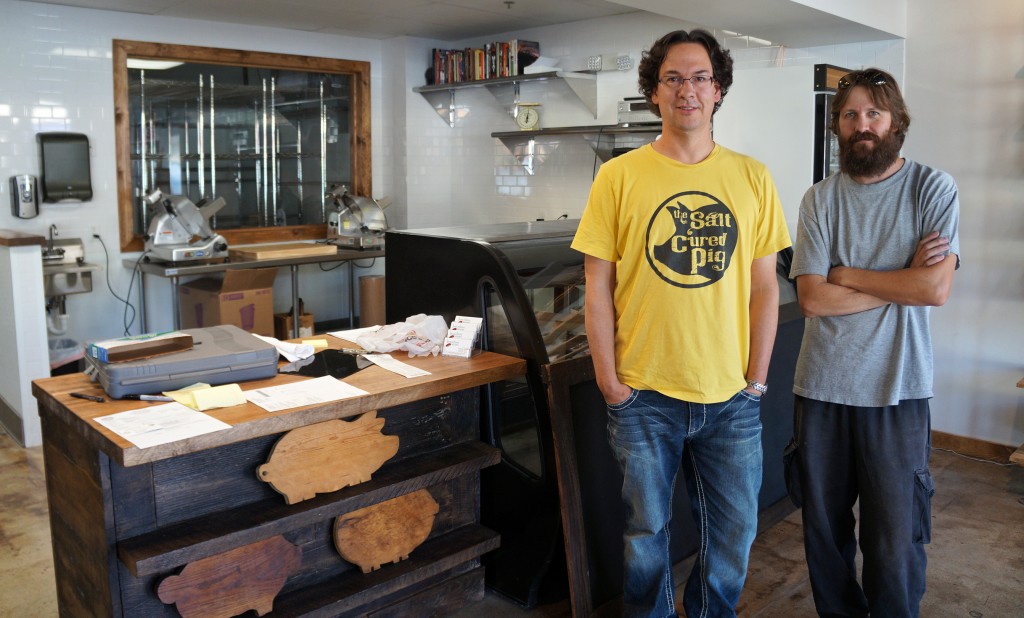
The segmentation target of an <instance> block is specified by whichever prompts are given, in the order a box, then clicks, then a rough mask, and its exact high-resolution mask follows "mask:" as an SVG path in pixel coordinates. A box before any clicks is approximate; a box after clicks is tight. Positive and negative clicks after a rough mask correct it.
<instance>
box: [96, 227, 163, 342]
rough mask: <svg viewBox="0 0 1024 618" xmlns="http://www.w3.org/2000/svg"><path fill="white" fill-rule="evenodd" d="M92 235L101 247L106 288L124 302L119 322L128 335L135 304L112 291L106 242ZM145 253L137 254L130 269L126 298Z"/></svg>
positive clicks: (133, 322)
mask: <svg viewBox="0 0 1024 618" xmlns="http://www.w3.org/2000/svg"><path fill="white" fill-rule="evenodd" d="M92 237H93V238H95V239H96V240H98V241H100V246H101V247H103V263H104V268H103V270H104V271H105V275H106V277H105V278H106V280H107V289H108V290H110V293H111V294H112V295H113V296H114V298H116V299H117V300H119V301H121V302H122V303H124V314H123V316H122V320H121V324H122V326H124V336H125V337H128V336H129V335H130V334H131V333H130V332H129V331H130V330H131V327H132V325H133V324H135V316H136V313H137V312H136V310H135V305H133V304H132V303H131V301H129V300H128V299H126V298H121V297H120V296H118V295H117V292H115V291H114V287H113V286H112V285H111V284H110V253H109V252H107V243H105V242H103V238H102V237H100V235H99V234H93V235H92ZM146 253H149V252H148V251H147V252H144V253H143V254H142V255H140V256H139V259H138V261H137V262H135V268H134V269H133V270H132V279H131V281H130V282H129V283H128V294H127V296H128V298H131V295H132V284H134V283H135V274H136V273H137V272H138V270H139V264H140V263H141V262H142V258H143V257H145V255H146ZM129 309H131V320H130V321H129V319H128V310H129Z"/></svg>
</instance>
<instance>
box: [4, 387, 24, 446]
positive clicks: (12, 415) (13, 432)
mask: <svg viewBox="0 0 1024 618" xmlns="http://www.w3.org/2000/svg"><path fill="white" fill-rule="evenodd" d="M0 426H3V428H4V431H6V432H7V433H8V434H10V436H11V437H12V438H14V441H15V442H17V443H18V444H20V445H21V446H25V421H23V420H22V419H21V415H20V414H18V413H17V412H16V411H15V410H14V408H12V407H11V406H9V405H7V402H6V401H4V398H3V397H0Z"/></svg>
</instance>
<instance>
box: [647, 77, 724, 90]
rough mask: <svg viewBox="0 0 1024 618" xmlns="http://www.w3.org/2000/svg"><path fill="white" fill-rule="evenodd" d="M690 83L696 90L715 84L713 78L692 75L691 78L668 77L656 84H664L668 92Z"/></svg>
mask: <svg viewBox="0 0 1024 618" xmlns="http://www.w3.org/2000/svg"><path fill="white" fill-rule="evenodd" d="M687 81H688V82H690V85H691V86H693V87H694V89H696V90H701V89H704V88H709V87H710V86H711V84H713V83H715V78H714V77H712V76H710V75H694V76H693V77H682V76H680V75H668V76H666V77H662V78H661V79H659V80H658V82H660V83H662V84H664V85H665V86H666V87H667V88H668V89H669V90H679V89H680V88H682V87H683V82H687Z"/></svg>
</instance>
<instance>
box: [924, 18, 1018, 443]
mask: <svg viewBox="0 0 1024 618" xmlns="http://www.w3.org/2000/svg"><path fill="white" fill-rule="evenodd" d="M904 86H905V90H906V98H907V104H908V105H909V107H910V114H911V117H912V124H911V127H910V133H909V135H908V136H907V142H906V145H905V147H904V152H905V154H906V155H907V156H909V157H911V158H913V159H917V160H919V161H921V162H923V163H926V164H929V165H932V166H934V167H938V168H939V169H942V170H945V171H947V172H949V173H950V174H952V175H953V177H954V178H955V179H956V181H957V184H958V186H959V189H960V249H961V251H962V253H963V260H962V266H961V268H960V270H959V272H957V274H956V279H955V282H954V284H953V293H952V296H951V297H950V299H949V301H948V302H947V303H946V306H944V307H941V308H939V309H936V310H933V312H932V333H933V339H934V343H935V383H936V392H935V399H934V400H933V401H932V416H933V427H934V428H935V429H938V430H941V431H945V432H948V433H952V434H956V435H963V436H973V437H977V438H981V439H984V440H989V441H992V442H996V443H1000V444H1009V445H1011V446H1014V447H1016V446H1020V445H1021V443H1022V442H1024V390H1022V389H1019V388H1016V387H1015V384H1016V383H1017V381H1018V380H1020V379H1021V377H1022V376H1024V2H1020V1H1019V0H979V1H978V2H970V3H964V2H958V1H955V0H911V2H910V10H909V14H908V37H907V72H906V82H905V84H904Z"/></svg>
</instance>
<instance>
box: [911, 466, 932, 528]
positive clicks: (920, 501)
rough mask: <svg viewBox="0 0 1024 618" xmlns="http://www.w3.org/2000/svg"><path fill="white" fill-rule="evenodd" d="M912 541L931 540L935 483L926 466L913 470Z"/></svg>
mask: <svg viewBox="0 0 1024 618" xmlns="http://www.w3.org/2000/svg"><path fill="white" fill-rule="evenodd" d="M914 477H915V479H914V542H915V543H931V541H932V496H933V495H935V483H934V482H933V481H932V475H931V473H930V472H929V471H928V469H927V468H925V469H924V470H915V471H914Z"/></svg>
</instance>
